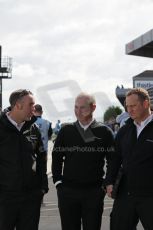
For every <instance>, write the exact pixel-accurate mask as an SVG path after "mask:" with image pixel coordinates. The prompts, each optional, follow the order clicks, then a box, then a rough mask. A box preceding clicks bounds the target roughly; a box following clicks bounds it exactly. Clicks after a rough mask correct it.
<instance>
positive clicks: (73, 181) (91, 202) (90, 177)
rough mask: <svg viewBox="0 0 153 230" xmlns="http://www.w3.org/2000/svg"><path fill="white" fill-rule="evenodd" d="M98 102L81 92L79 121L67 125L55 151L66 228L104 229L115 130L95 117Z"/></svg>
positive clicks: (56, 178)
mask: <svg viewBox="0 0 153 230" xmlns="http://www.w3.org/2000/svg"><path fill="white" fill-rule="evenodd" d="M95 108H96V102H95V99H94V97H93V96H92V95H89V94H86V93H81V94H79V95H78V96H77V98H76V100H75V115H76V118H77V121H76V122H74V123H71V124H66V125H63V126H62V128H61V130H60V132H59V134H58V136H57V139H56V141H55V145H54V149H53V154H52V173H53V182H54V183H55V185H56V187H57V194H58V205H59V211H60V216H61V225H62V230H80V229H81V223H82V226H83V229H84V230H100V228H101V219H102V212H103V200H104V196H105V191H104V189H103V176H104V163H105V159H106V161H107V166H108V167H109V160H110V158H111V156H112V153H113V134H112V132H111V130H110V129H109V128H108V127H106V126H104V125H103V124H102V123H100V122H97V121H96V120H95V119H94V118H93V112H94V110H95Z"/></svg>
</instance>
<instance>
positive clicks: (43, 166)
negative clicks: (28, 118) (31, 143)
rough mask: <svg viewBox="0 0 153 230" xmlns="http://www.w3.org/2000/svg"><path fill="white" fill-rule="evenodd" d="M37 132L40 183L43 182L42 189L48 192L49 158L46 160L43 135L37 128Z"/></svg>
mask: <svg viewBox="0 0 153 230" xmlns="http://www.w3.org/2000/svg"><path fill="white" fill-rule="evenodd" d="M35 129H36V130H35V132H37V138H38V141H37V148H36V152H37V164H38V171H39V174H40V181H41V189H42V190H44V191H45V193H47V192H48V190H49V188H48V177H47V158H46V155H47V153H46V151H44V147H43V142H42V140H41V134H40V132H39V130H38V128H37V127H36V126H35Z"/></svg>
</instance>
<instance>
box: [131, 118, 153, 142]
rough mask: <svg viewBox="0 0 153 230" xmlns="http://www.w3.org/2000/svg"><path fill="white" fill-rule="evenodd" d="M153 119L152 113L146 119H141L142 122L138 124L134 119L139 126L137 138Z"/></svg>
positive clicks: (137, 126)
mask: <svg viewBox="0 0 153 230" xmlns="http://www.w3.org/2000/svg"><path fill="white" fill-rule="evenodd" d="M152 119H153V114H151V115H150V116H149V117H147V118H146V119H145V120H144V121H141V123H140V124H137V123H136V122H135V121H134V124H135V126H136V128H137V138H138V137H139V135H140V133H141V132H142V130H143V129H144V128H145V127H146V125H147V124H148V123H149V122H151V120H152Z"/></svg>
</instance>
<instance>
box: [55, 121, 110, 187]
mask: <svg viewBox="0 0 153 230" xmlns="http://www.w3.org/2000/svg"><path fill="white" fill-rule="evenodd" d="M76 124H77V125H79V123H78V122H76V123H72V124H67V125H65V126H64V127H62V128H61V130H60V132H59V134H58V136H57V139H56V141H55V145H54V149H53V153H52V174H53V182H54V183H56V182H57V181H59V180H62V182H63V183H64V184H67V185H69V186H78V187H79V186H80V187H81V186H97V185H99V186H100V185H101V184H102V181H103V176H104V163H105V159H107V164H108V162H109V160H110V158H111V155H112V152H113V150H114V149H113V142H114V138H113V134H112V132H111V130H110V129H109V128H108V127H106V126H104V125H103V124H102V123H99V122H96V121H94V122H93V123H92V124H91V125H90V126H89V128H88V129H87V130H86V131H84V130H83V129H82V128H81V127H80V129H82V133H83V134H80V132H79V131H78V128H77V126H76ZM91 133H92V134H91ZM82 135H84V136H82ZM108 165H109V164H108Z"/></svg>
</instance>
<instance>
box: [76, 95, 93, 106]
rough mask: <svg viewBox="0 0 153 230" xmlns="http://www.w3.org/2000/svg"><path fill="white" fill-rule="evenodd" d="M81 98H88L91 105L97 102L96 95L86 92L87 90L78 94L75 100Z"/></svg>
mask: <svg viewBox="0 0 153 230" xmlns="http://www.w3.org/2000/svg"><path fill="white" fill-rule="evenodd" d="M79 98H86V99H87V103H88V104H89V105H93V104H96V99H95V96H94V95H93V94H89V93H86V92H81V93H79V94H78V95H77V97H76V99H75V101H76V100H77V99H79Z"/></svg>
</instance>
